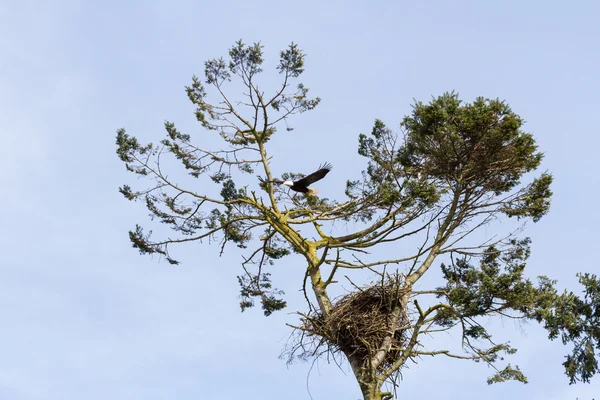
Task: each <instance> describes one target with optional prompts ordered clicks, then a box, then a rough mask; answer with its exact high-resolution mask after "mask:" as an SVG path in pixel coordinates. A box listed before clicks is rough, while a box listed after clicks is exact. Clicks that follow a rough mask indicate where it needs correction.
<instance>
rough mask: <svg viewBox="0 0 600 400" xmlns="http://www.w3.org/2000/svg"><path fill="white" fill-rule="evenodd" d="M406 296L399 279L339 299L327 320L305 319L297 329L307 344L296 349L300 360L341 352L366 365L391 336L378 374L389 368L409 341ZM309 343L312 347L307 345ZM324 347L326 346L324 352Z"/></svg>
mask: <svg viewBox="0 0 600 400" xmlns="http://www.w3.org/2000/svg"><path fill="white" fill-rule="evenodd" d="M405 293H406V291H405V290H404V289H403V286H402V281H401V280H400V279H399V277H397V276H396V277H390V278H388V279H387V280H384V281H382V282H378V283H377V284H371V285H368V286H366V287H364V288H358V287H357V290H356V291H355V292H352V293H349V294H347V295H344V296H342V297H340V298H339V299H337V300H336V301H335V302H334V304H333V308H332V310H331V312H330V313H329V315H327V317H325V316H324V315H323V314H322V313H320V312H313V313H310V314H309V315H304V316H303V317H302V319H301V326H300V327H298V328H299V329H300V330H301V331H302V335H301V338H300V342H304V343H300V344H299V346H298V347H296V350H298V348H302V350H303V354H301V355H300V356H301V358H308V357H309V356H313V357H318V356H320V355H323V354H325V353H328V354H332V355H334V356H335V355H337V354H339V353H340V352H341V353H343V354H345V355H346V357H348V358H353V359H355V360H361V362H362V363H363V365H365V366H367V365H368V362H369V361H368V360H369V359H370V358H371V357H372V356H373V355H374V354H375V353H376V352H377V350H378V349H380V348H381V347H382V345H383V343H384V340H385V339H386V338H388V337H389V336H390V335H391V343H390V345H388V346H386V350H387V353H386V355H385V358H384V360H383V362H381V363H380V364H379V365H378V367H377V370H379V371H381V370H384V369H386V368H387V367H389V366H390V365H391V364H392V363H393V362H394V361H395V360H396V359H398V357H399V356H400V353H401V351H402V349H403V347H404V345H405V343H406V341H407V334H406V331H407V328H408V325H409V319H408V316H407V314H406V310H405V307H404V305H403V303H402V297H403V296H404V294H405ZM308 343H311V344H312V346H306V345H307V344H308ZM323 346H326V349H325V350H324V351H323ZM307 347H312V349H311V350H309V349H308V348H307Z"/></svg>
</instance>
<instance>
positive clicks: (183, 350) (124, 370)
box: [0, 0, 600, 400]
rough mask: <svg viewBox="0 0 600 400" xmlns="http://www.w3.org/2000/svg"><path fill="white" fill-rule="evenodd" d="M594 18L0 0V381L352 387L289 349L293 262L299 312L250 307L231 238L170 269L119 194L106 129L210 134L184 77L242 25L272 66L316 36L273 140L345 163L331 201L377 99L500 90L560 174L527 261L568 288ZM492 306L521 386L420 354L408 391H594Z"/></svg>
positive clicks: (383, 107)
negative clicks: (286, 121)
mask: <svg viewBox="0 0 600 400" xmlns="http://www.w3.org/2000/svg"><path fill="white" fill-rule="evenodd" d="M598 15H600V3H598V2H595V1H592V0H589V1H572V2H564V1H554V0H548V1H534V0H531V1H527V2H525V1H513V0H508V1H503V2H485V1H441V0H440V1H422V2H417V1H412V2H406V1H377V2H374V1H373V2H366V1H329V2H324V1H311V0H307V1H304V2H301V3H298V2H290V3H288V2H267V1H260V0H258V1H252V2H249V1H240V0H232V1H229V2H227V3H226V4H225V3H222V2H203V1H161V0H154V1H126V2H125V1H112V0H107V1H103V2H91V1H77V0H64V1H44V0H38V1H28V0H21V1H10V0H0V51H1V54H2V57H0V120H1V121H2V123H3V126H2V129H1V130H0V138H1V143H2V145H1V146H0V169H1V171H2V173H1V174H0V187H2V189H3V193H4V194H3V195H2V196H0V220H1V221H2V226H3V228H4V229H2V230H0V243H1V247H2V249H3V251H2V253H3V260H2V262H0V276H1V279H0V320H1V326H2V329H0V354H1V355H2V356H1V357H0V399H3V400H4V399H6V400H53V399H61V400H70V399H73V400H74V399H88V400H95V399H107V398H110V399H114V400H125V399H127V400H132V399H133V400H135V399H177V400H187V399H195V400H196V399H204V398H206V399H209V398H218V399H225V400H227V399H240V398H243V399H250V400H251V399H264V398H286V399H291V400H300V399H302V400H305V399H314V400H317V399H331V398H335V399H357V398H359V395H360V393H359V391H358V388H357V386H356V383H355V381H354V378H353V377H352V376H351V373H350V372H349V371H348V369H347V368H342V369H339V368H338V367H337V366H335V365H328V364H327V363H324V362H321V363H316V364H315V365H314V366H311V365H310V364H302V363H299V364H293V365H291V366H289V367H288V366H286V364H285V362H284V361H283V360H281V359H280V358H279V355H280V353H281V351H282V349H283V348H284V347H285V344H286V341H287V338H288V336H289V333H290V331H289V328H288V327H286V326H285V323H286V322H288V323H293V322H294V321H295V317H294V315H293V314H291V312H292V311H296V310H303V307H305V306H304V304H303V302H302V297H301V296H300V295H299V293H298V289H299V287H298V279H299V278H300V277H301V276H302V274H303V271H302V268H303V265H302V262H301V260H300V259H298V258H295V259H294V258H291V259H290V261H289V262H286V263H285V265H280V266H279V267H278V268H277V269H276V270H274V271H273V276H274V278H275V284H276V285H277V286H278V287H281V288H282V289H284V290H285V291H286V293H287V294H288V297H287V299H288V301H289V309H287V310H286V311H283V312H279V313H277V314H275V315H273V316H271V317H269V318H265V317H263V315H262V313H261V312H260V310H259V309H252V310H250V311H247V312H244V313H240V310H239V306H238V302H239V299H238V298H237V294H238V284H237V280H236V275H238V274H239V273H240V260H241V258H240V257H241V255H240V253H239V252H237V251H236V249H235V248H232V249H231V251H229V252H227V253H226V254H224V255H223V257H219V255H218V249H217V248H216V247H215V246H214V245H212V246H211V245H210V244H208V243H204V244H190V245H189V246H182V247H180V248H178V249H177V250H176V255H177V258H178V259H180V260H181V261H182V264H181V265H179V266H176V267H174V266H171V265H168V264H167V263H165V262H161V261H160V260H158V259H157V258H154V259H153V258H151V257H142V256H140V255H139V254H138V253H137V252H136V251H135V249H132V248H131V245H130V243H129V242H128V238H127V230H128V229H131V228H132V227H133V226H135V224H136V223H142V224H144V223H147V222H148V218H147V215H146V212H145V211H144V210H143V207H142V206H141V205H140V204H134V203H129V202H127V201H126V200H124V199H123V197H122V196H121V195H120V194H119V193H118V191H117V188H118V187H119V186H120V185H122V184H124V183H132V182H135V178H134V177H133V176H130V175H129V174H128V173H127V172H126V171H125V168H124V165H123V164H122V163H121V162H120V161H119V160H118V158H117V156H116V154H115V145H114V140H115V131H116V130H117V129H118V128H121V127H125V128H126V129H127V130H128V132H129V133H131V134H133V135H135V136H138V137H139V138H140V139H141V140H142V141H156V140H160V138H161V137H162V135H163V134H164V131H163V128H162V126H163V123H164V121H165V120H169V121H174V122H176V123H177V124H178V126H179V127H180V128H181V129H182V130H185V131H187V132H190V133H193V134H197V135H198V136H199V137H202V138H203V139H202V140H206V141H208V142H207V143H208V144H211V143H216V142H210V141H211V140H213V139H210V138H207V136H201V134H202V133H203V132H202V129H201V127H200V126H199V125H198V124H197V123H195V121H194V116H193V106H192V105H191V104H190V103H189V101H188V100H187V97H186V95H185V92H184V86H185V85H189V84H190V82H191V77H192V75H194V74H196V75H200V74H202V72H203V69H204V61H205V60H207V59H210V58H214V57H220V56H225V55H226V54H227V49H228V48H229V47H230V46H231V45H232V44H233V43H234V42H235V41H236V40H238V39H243V40H244V41H245V42H248V43H250V42H255V41H261V43H262V44H263V45H264V46H265V57H266V59H267V67H268V63H271V65H270V66H271V68H270V69H266V71H265V79H266V77H276V73H275V70H274V69H273V68H272V67H273V66H274V65H275V62H276V58H277V55H278V52H279V51H280V50H282V49H283V48H285V47H286V46H287V45H288V44H289V43H290V42H292V41H293V42H295V43H298V44H299V46H300V47H301V48H302V49H303V50H304V51H305V52H306V53H307V58H306V73H305V74H304V75H303V79H302V81H303V82H304V83H305V84H306V86H308V87H309V88H311V93H313V94H315V95H318V96H319V97H321V98H322V103H321V105H320V106H319V107H318V108H317V109H316V110H315V111H312V112H310V113H305V114H302V115H299V116H296V117H295V118H294V119H293V120H292V121H291V122H292V124H293V126H294V127H295V128H296V129H295V130H294V131H293V132H292V133H289V134H288V133H287V132H285V131H284V130H282V132H281V133H282V135H281V136H280V137H278V138H277V139H274V140H273V142H272V144H271V145H272V147H271V148H270V149H269V151H270V153H271V154H273V155H274V156H275V157H274V160H273V167H274V168H275V169H281V170H285V171H290V170H298V171H299V172H309V171H304V170H302V168H303V167H306V168H311V169H312V168H313V166H317V165H318V164H320V163H321V162H322V161H329V162H331V163H333V164H334V166H335V169H334V170H333V171H332V173H331V174H330V175H329V176H328V179H329V180H330V182H331V183H330V184H329V185H328V186H326V187H320V188H319V189H320V190H321V192H322V193H324V195H326V196H327V197H330V198H339V199H341V198H342V195H343V187H344V182H345V181H346V179H347V178H348V175H352V174H358V173H359V172H360V170H361V169H362V168H363V166H364V164H362V160H360V158H359V156H358V155H357V153H356V148H357V137H358V134H359V133H361V132H364V133H367V132H368V131H370V129H371V127H372V124H373V121H374V119H375V118H379V119H382V120H383V121H384V122H386V123H387V124H388V126H390V127H392V128H397V127H398V123H399V122H400V120H401V119H402V117H403V116H404V115H406V114H407V113H409V112H410V105H411V104H412V103H413V102H414V99H416V100H422V101H428V100H429V99H431V96H437V95H439V94H441V93H443V92H445V91H450V90H455V91H457V92H458V93H460V96H461V98H462V99H464V100H466V101H472V100H473V99H474V98H475V97H477V96H485V97H489V98H501V99H505V100H506V101H508V102H509V104H510V105H511V106H512V108H513V110H514V111H515V112H516V113H518V114H519V115H521V116H522V117H523V118H524V119H525V120H526V121H527V123H526V125H525V129H526V130H527V131H529V132H533V133H534V135H535V137H536V139H537V141H538V143H539V146H540V149H541V150H542V151H543V152H544V153H545V158H544V161H543V164H542V169H543V170H546V169H547V170H548V171H550V172H552V173H553V174H554V176H555V183H554V186H553V191H554V197H553V201H552V209H551V211H550V213H549V214H548V215H547V216H546V217H545V218H543V219H542V220H541V221H540V222H539V223H537V224H531V225H529V226H528V228H527V230H526V234H527V235H528V236H530V237H531V238H532V240H533V246H532V251H533V254H532V257H531V258H530V262H529V265H528V274H529V276H531V277H535V276H536V275H541V274H545V275H549V276H551V277H553V278H555V279H557V280H558V286H559V287H560V288H561V289H562V288H564V289H568V290H577V285H576V278H575V274H576V273H577V272H596V273H597V272H600V270H599V269H598V262H597V259H596V256H595V252H594V251H592V249H594V248H595V247H596V246H597V226H598V224H599V223H600V211H598V208H597V207H596V206H595V201H594V199H596V198H598V197H599V195H600V193H599V192H600V191H599V188H598V185H597V184H596V183H597V177H598V173H599V172H600V171H599V168H598V166H597V157H598V148H599V147H600V139H599V135H598V126H600V113H598V109H599V107H600V100H599V96H598V93H599V92H600V79H599V78H598V70H599V66H600V24H598V20H597V17H598ZM288 311H289V312H288ZM489 323H490V324H491V325H490V326H493V327H494V330H495V331H496V332H497V334H498V335H499V336H501V337H505V338H508V339H509V340H511V343H512V344H513V345H515V346H516V347H517V348H519V352H518V353H517V354H516V355H515V356H513V357H511V358H510V360H509V361H510V362H511V363H512V364H513V365H514V364H518V365H519V366H520V367H521V369H522V370H523V371H524V372H525V373H526V374H527V375H528V377H529V381H530V383H529V384H527V385H523V384H520V383H514V382H511V383H506V384H501V385H492V386H488V385H487V384H486V382H485V381H486V378H487V377H488V376H489V375H491V374H492V371H491V370H490V369H489V368H487V367H485V366H484V365H481V364H475V363H470V362H468V361H461V360H450V359H443V358H435V359H424V360H422V361H421V362H419V364H416V365H411V366H410V368H408V369H406V370H405V371H404V373H403V378H404V379H403V381H402V382H401V384H400V387H399V388H398V392H399V398H401V399H402V398H414V397H416V396H418V397H419V398H421V399H454V398H457V397H458V396H460V397H461V398H462V399H465V400H466V399H479V398H481V397H482V396H485V398H488V399H492V400H493V399H505V398H527V399H550V400H553V399H556V400H558V399H560V400H563V399H572V400H575V399H579V400H591V399H592V398H593V397H594V396H596V399H597V398H600V377H595V378H594V379H593V381H592V383H591V384H587V385H586V384H577V385H569V384H568V379H567V378H566V376H565V375H564V374H563V371H562V366H561V363H562V361H563V356H564V355H565V354H567V352H568V350H569V349H568V348H566V347H564V346H563V345H562V344H561V343H560V342H558V341H557V342H549V341H548V340H546V335H545V332H544V331H543V329H541V328H540V327H539V326H536V325H535V324H531V325H525V326H522V327H515V326H514V325H513V324H512V323H511V322H506V321H504V322H502V321H501V322H498V321H490V322H489ZM447 340H449V341H451V340H458V338H457V337H456V336H454V337H449V338H448V339H447ZM311 367H312V368H311Z"/></svg>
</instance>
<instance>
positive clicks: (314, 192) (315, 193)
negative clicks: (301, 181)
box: [306, 187, 319, 196]
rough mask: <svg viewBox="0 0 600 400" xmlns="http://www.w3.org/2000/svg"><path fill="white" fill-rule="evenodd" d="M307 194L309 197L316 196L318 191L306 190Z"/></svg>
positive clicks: (313, 189)
mask: <svg viewBox="0 0 600 400" xmlns="http://www.w3.org/2000/svg"><path fill="white" fill-rule="evenodd" d="M307 189H308V192H306V194H309V195H311V196H316V195H317V194H318V193H319V189H315V188H311V187H309V188H307Z"/></svg>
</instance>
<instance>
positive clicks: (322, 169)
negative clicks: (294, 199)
mask: <svg viewBox="0 0 600 400" xmlns="http://www.w3.org/2000/svg"><path fill="white" fill-rule="evenodd" d="M332 168H333V166H332V165H331V164H329V163H325V164H322V165H321V166H319V169H318V170H317V171H315V172H313V173H312V174H310V175H307V176H305V177H304V178H301V179H298V180H297V181H283V180H281V179H273V180H272V181H268V180H266V179H263V178H260V177H259V178H258V179H259V180H260V181H261V182H263V183H276V184H278V185H285V186H288V187H289V188H290V189H292V190H294V191H296V192H300V193H305V194H309V195H313V196H314V195H316V194H317V193H318V192H319V191H318V190H317V189H315V188H311V187H308V185H310V184H313V183H315V182H317V181H320V180H321V179H323V178H324V177H325V175H327V174H328V173H329V171H331V169H332Z"/></svg>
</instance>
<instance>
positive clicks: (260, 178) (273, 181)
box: [258, 176, 283, 185]
mask: <svg viewBox="0 0 600 400" xmlns="http://www.w3.org/2000/svg"><path fill="white" fill-rule="evenodd" d="M258 180H259V181H260V182H261V183H276V184H278V185H281V184H282V183H283V181H282V180H281V179H273V180H272V181H268V180H266V179H265V178H263V177H262V176H259V177H258Z"/></svg>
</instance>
